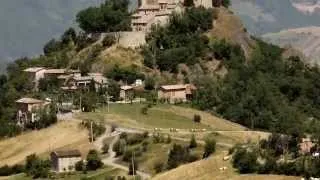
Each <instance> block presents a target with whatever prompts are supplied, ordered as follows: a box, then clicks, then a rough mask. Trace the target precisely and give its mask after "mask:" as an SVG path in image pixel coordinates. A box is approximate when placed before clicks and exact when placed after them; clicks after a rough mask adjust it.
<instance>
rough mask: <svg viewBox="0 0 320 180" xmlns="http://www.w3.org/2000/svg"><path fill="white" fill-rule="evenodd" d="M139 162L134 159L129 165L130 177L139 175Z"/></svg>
mask: <svg viewBox="0 0 320 180" xmlns="http://www.w3.org/2000/svg"><path fill="white" fill-rule="evenodd" d="M137 170H138V162H137V161H136V160H135V159H134V160H132V162H131V163H129V173H128V174H129V175H137Z"/></svg>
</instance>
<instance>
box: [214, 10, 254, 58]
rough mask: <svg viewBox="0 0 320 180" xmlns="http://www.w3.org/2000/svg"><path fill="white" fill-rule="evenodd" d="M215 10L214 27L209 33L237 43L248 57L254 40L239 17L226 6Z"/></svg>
mask: <svg viewBox="0 0 320 180" xmlns="http://www.w3.org/2000/svg"><path fill="white" fill-rule="evenodd" d="M216 10H217V17H218V18H217V20H216V21H215V22H214V28H213V29H212V31H211V32H210V35H211V36H214V37H217V38H220V39H227V40H228V41H230V42H233V43H235V44H239V45H240V46H241V48H242V49H243V51H244V52H245V55H246V57H247V58H248V57H249V56H250V54H251V52H252V50H253V48H254V47H255V42H254V40H252V39H251V38H250V35H249V34H248V33H247V32H246V28H245V26H244V25H243V24H242V21H241V19H240V18H239V17H238V16H235V15H234V14H233V13H232V12H231V11H230V10H228V9H226V8H219V9H216Z"/></svg>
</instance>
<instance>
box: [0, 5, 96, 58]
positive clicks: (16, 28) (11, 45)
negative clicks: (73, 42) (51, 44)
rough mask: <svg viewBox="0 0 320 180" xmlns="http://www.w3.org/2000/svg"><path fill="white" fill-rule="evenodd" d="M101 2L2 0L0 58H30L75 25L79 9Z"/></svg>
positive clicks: (0, 11) (0, 8)
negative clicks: (44, 45) (50, 40)
mask: <svg viewBox="0 0 320 180" xmlns="http://www.w3.org/2000/svg"><path fill="white" fill-rule="evenodd" d="M99 1H101V0H27V1H21V0H1V1H0V23H1V26H0V59H1V62H3V60H8V59H13V58H17V57H20V56H32V55H35V54H38V53H40V52H42V47H43V44H45V43H46V42H47V41H48V40H49V39H51V38H53V37H57V36H59V35H61V33H63V32H64V31H65V29H66V28H68V27H70V26H75V15H76V13H77V12H78V11H80V10H81V9H84V8H86V7H89V6H92V5H98V2H99Z"/></svg>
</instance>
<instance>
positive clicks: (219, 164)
mask: <svg viewBox="0 0 320 180" xmlns="http://www.w3.org/2000/svg"><path fill="white" fill-rule="evenodd" d="M225 155H226V152H221V153H217V154H216V155H214V156H213V157H211V158H209V159H204V160H201V161H197V162H194V163H190V164H187V165H183V166H180V167H178V168H176V169H174V170H171V171H169V172H165V173H162V174H159V175H157V176H155V177H154V178H153V179H154V180H168V179H170V180H180V179H183V180H211V179H213V178H214V179H215V180H225V179H228V180H256V179H259V180H269V179H273V180H299V179H300V178H299V177H289V176H280V175H278V176H277V175H239V174H238V173H237V172H236V170H235V169H234V168H232V166H231V163H230V161H224V160H223V157H224V156H225ZM221 168H225V170H222V169H221Z"/></svg>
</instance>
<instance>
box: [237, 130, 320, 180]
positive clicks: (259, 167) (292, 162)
mask: <svg viewBox="0 0 320 180" xmlns="http://www.w3.org/2000/svg"><path fill="white" fill-rule="evenodd" d="M300 138H301V137H299V135H298V134H292V135H290V136H289V135H283V134H272V135H271V136H270V137H269V139H268V140H262V141H261V142H260V143H259V146H258V147H256V146H252V145H250V146H247V147H246V146H245V145H244V146H238V147H235V149H233V150H234V151H235V152H234V154H233V166H234V167H235V168H237V169H238V170H239V172H240V173H258V174H283V175H293V176H304V177H307V178H309V177H319V175H320V159H319V158H318V157H313V156H312V155H311V153H312V152H311V153H307V154H304V155H301V154H299V151H298V150H299V149H298V148H299V146H298V143H299V141H300ZM317 147H318V145H316V146H315V148H314V152H316V150H317Z"/></svg>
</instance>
